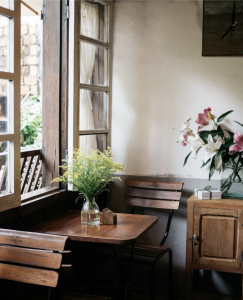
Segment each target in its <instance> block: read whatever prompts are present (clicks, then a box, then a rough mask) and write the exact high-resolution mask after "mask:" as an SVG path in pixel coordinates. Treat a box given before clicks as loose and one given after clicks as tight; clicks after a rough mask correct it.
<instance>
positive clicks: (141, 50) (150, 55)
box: [112, 1, 243, 179]
mask: <svg viewBox="0 0 243 300" xmlns="http://www.w3.org/2000/svg"><path fill="white" fill-rule="evenodd" d="M202 14H203V2H202V1H147V2H146V1H129V2H126V1H117V2H115V3H114V53H113V55H114V59H113V108H112V118H113V119H112V149H113V151H114V154H115V156H116V160H117V161H118V162H121V163H123V164H125V165H126V171H125V174H126V175H144V176H147V175H149V176H165V177H168V176H169V177H188V178H208V171H207V169H206V168H204V169H200V166H201V164H202V162H201V159H202V154H203V151H202V153H201V155H199V158H198V159H193V158H190V159H189V160H188V163H187V165H186V166H185V167H184V168H183V161H184V158H185V157H186V155H187V154H188V153H189V152H190V149H189V146H187V147H182V146H180V145H179V144H177V143H176V142H177V141H178V139H179V132H178V131H175V130H173V129H172V128H178V129H179V128H180V125H181V124H182V123H183V122H185V120H186V117H187V116H191V117H192V119H193V120H196V118H197V114H198V113H200V112H203V109H205V108H207V107H211V108H212V112H213V114H214V115H216V116H219V115H221V114H222V113H224V112H226V111H228V110H231V109H233V110H234V113H232V114H231V115H230V116H229V118H228V119H226V122H225V124H226V126H227V127H229V128H230V129H232V130H234V131H241V132H243V129H242V127H240V126H239V125H237V124H235V123H233V122H232V121H230V120H237V121H239V122H241V123H242V122H243V119H242V115H243V101H242V94H243V84H242V80H243V60H242V58H241V57H238V58H237V57H202V55H201V51H202ZM191 124H192V127H193V128H194V129H196V128H197V126H196V125H197V124H196V123H194V122H192V123H191ZM214 178H215V179H217V178H220V175H218V174H215V175H214Z"/></svg>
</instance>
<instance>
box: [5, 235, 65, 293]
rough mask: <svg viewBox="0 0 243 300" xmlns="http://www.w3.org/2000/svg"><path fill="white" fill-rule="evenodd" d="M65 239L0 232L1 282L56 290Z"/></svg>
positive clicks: (52, 236)
mask: <svg viewBox="0 0 243 300" xmlns="http://www.w3.org/2000/svg"><path fill="white" fill-rule="evenodd" d="M67 239H68V238H67V237H63V236H55V235H48V234H39V233H32V232H24V231H16V230H7V229H0V278H1V279H6V280H13V281H18V282H24V283H31V284H37V285H42V286H48V287H56V286H57V282H58V278H59V273H58V270H59V269H60V268H61V265H62V252H63V251H64V250H65V245H66V243H67Z"/></svg>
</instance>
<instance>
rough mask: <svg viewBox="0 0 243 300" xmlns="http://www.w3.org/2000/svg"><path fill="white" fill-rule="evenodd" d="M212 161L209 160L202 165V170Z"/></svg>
mask: <svg viewBox="0 0 243 300" xmlns="http://www.w3.org/2000/svg"><path fill="white" fill-rule="evenodd" d="M210 160H211V158H209V159H208V160H207V161H206V162H205V163H203V164H202V165H201V168H203V167H205V166H206V165H207V164H208V163H209V162H210Z"/></svg>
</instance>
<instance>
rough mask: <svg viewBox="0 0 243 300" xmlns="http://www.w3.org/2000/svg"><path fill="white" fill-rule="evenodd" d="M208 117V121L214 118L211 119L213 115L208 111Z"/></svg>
mask: <svg viewBox="0 0 243 300" xmlns="http://www.w3.org/2000/svg"><path fill="white" fill-rule="evenodd" d="M208 117H209V119H210V120H214V117H213V115H212V114H211V112H210V111H208Z"/></svg>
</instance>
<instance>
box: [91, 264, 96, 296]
mask: <svg viewBox="0 0 243 300" xmlns="http://www.w3.org/2000/svg"><path fill="white" fill-rule="evenodd" d="M91 272H92V273H91V285H90V293H91V295H92V294H94V291H95V277H96V276H95V275H96V264H95V262H93V263H92V271H91Z"/></svg>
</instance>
